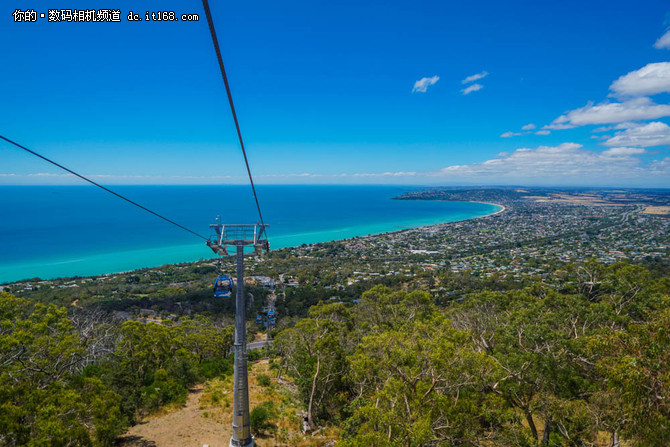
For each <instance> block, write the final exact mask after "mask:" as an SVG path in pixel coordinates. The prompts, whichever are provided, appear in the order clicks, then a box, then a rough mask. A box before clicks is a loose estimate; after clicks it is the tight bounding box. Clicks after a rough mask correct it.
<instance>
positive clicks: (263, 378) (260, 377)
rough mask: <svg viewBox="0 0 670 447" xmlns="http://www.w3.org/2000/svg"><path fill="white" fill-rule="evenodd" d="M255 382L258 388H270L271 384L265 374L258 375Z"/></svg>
mask: <svg viewBox="0 0 670 447" xmlns="http://www.w3.org/2000/svg"><path fill="white" fill-rule="evenodd" d="M256 380H257V381H258V384H259V385H260V386H270V383H271V382H270V378H269V377H268V376H266V375H265V374H259V375H258V377H256Z"/></svg>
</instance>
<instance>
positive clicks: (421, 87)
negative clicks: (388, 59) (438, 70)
mask: <svg viewBox="0 0 670 447" xmlns="http://www.w3.org/2000/svg"><path fill="white" fill-rule="evenodd" d="M439 80H440V77H439V76H433V77H432V78H421V79H419V80H418V81H416V82H415V83H414V88H413V89H412V93H414V92H420V93H426V90H428V87H430V86H431V85H435V84H436V83H437V81H439Z"/></svg>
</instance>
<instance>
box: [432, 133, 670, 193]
mask: <svg viewBox="0 0 670 447" xmlns="http://www.w3.org/2000/svg"><path fill="white" fill-rule="evenodd" d="M642 153H644V150H641V149H639V148H625V147H620V148H612V149H608V150H605V151H589V150H585V149H583V146H582V145H581V144H576V143H563V144H560V145H558V146H540V147H538V148H536V149H529V148H521V149H517V150H515V151H514V152H512V153H511V154H503V153H501V154H499V156H498V157H497V158H493V159H490V160H486V161H484V162H481V163H473V164H469V165H454V166H449V167H446V168H444V169H441V170H440V171H438V172H437V173H436V175H440V176H445V177H447V178H449V179H451V180H454V181H457V180H458V179H460V178H467V179H470V180H477V179H480V180H481V181H487V182H489V183H491V182H502V183H508V184H514V183H516V184H519V183H526V184H531V183H537V184H550V183H556V184H559V183H560V184H585V183H590V184H621V182H622V181H623V180H631V179H636V181H638V182H644V181H647V180H651V177H649V176H650V175H654V176H657V177H655V178H657V179H660V177H658V176H660V175H661V174H663V175H666V174H670V163H666V164H658V162H653V163H652V164H648V165H646V166H645V165H642V160H641V159H640V158H639V157H638V156H637V155H640V154H642ZM654 163H655V164H654Z"/></svg>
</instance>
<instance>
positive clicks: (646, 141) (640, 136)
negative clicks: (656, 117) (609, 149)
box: [602, 121, 670, 147]
mask: <svg viewBox="0 0 670 447" xmlns="http://www.w3.org/2000/svg"><path fill="white" fill-rule="evenodd" d="M602 144H604V145H605V146H639V147H651V146H663V145H666V144H670V127H669V126H668V125H667V124H665V123H662V122H660V121H652V122H651V123H648V124H644V125H640V126H636V127H632V128H630V129H626V130H624V131H622V132H617V133H616V134H614V136H613V137H612V138H610V139H609V140H607V141H605V142H604V143H602Z"/></svg>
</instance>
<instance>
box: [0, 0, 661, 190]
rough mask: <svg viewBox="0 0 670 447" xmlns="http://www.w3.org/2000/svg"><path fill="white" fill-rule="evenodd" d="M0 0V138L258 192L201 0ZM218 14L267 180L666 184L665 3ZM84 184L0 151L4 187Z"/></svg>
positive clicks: (239, 7)
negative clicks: (91, 16)
mask: <svg viewBox="0 0 670 447" xmlns="http://www.w3.org/2000/svg"><path fill="white" fill-rule="evenodd" d="M2 3H3V4H2V6H0V48H1V50H2V55H3V57H2V66H1V67H0V135H3V136H5V137H7V138H9V139H12V140H14V141H16V142H18V143H20V144H23V145H25V146H27V147H28V148H30V149H32V150H34V151H37V152H39V153H41V154H43V155H45V156H48V157H51V158H53V159H54V160H55V161H57V162H59V163H61V164H63V165H65V166H67V167H69V168H71V169H73V170H75V171H77V172H80V173H81V174H84V175H87V176H90V177H91V178H92V179H93V180H95V181H98V182H100V183H103V184H107V185H117V184H220V183H223V184H236V183H245V182H247V178H246V171H245V168H244V163H243V159H242V155H241V151H240V149H239V145H238V143H237V140H236V133H235V128H234V125H233V121H232V117H231V114H230V110H229V107H228V103H227V99H226V94H225V90H224V87H223V83H222V80H221V76H220V73H219V70H218V65H217V62H216V58H215V53H214V49H213V45H212V42H211V39H210V36H209V30H208V28H207V23H206V19H205V15H204V10H203V7H202V4H201V3H200V2H199V1H195V0H191V1H183V0H182V1H169V0H163V1H160V2H158V1H142V0H135V1H132V2H130V1H124V0H114V1H113V2H111V3H110V2H109V1H99V0H86V1H79V0H72V1H70V2H68V3H67V4H56V3H54V2H52V1H49V2H47V1H21V2H18V1H16V0H12V1H6V2H2ZM56 6H58V7H63V6H65V7H67V8H69V9H89V10H91V9H95V10H99V9H109V8H113V9H120V19H121V22H115V23H108V22H98V23H91V22H89V23H75V22H49V21H48V9H49V8H54V7H56ZM17 8H20V9H21V10H22V11H25V10H27V9H31V10H35V12H36V15H37V21H36V22H14V16H15V14H14V13H15V11H16V9H17ZM211 9H212V14H213V18H214V23H215V25H216V28H217V33H218V36H219V41H220V44H221V48H222V52H223V58H224V63H225V65H226V69H227V72H228V77H229V80H230V83H231V88H232V93H233V97H234V100H235V105H236V108H237V112H238V117H239V120H240V126H241V129H242V134H243V136H244V139H245V144H246V146H247V152H248V156H249V161H250V164H251V169H252V172H253V174H254V178H255V180H256V181H257V182H258V183H260V184H263V183H265V184H310V183H315V184H404V185H526V186H538V185H542V186H607V187H670V126H669V124H670V5H668V3H667V1H639V2H631V1H588V2H584V1H583V0H582V1H562V2H541V1H536V0H535V1H523V2H522V1H516V2H500V1H480V2H444V1H413V2H409V1H403V2H401V1H385V2H379V1H365V2H361V1H360V0H359V1H348V0H345V1H339V2H324V1H315V0H310V1H283V2H277V1H264V0H258V1H245V2H222V1H217V0H212V1H211ZM130 11H133V13H134V14H139V17H140V18H144V17H145V13H146V12H147V11H149V12H153V11H175V13H176V17H177V18H180V17H181V15H182V14H197V15H198V16H199V21H183V20H179V21H146V20H143V21H141V22H140V21H129V20H128V14H129V12H130ZM41 13H44V14H45V18H40V14H41ZM78 183H81V181H80V180H78V179H76V178H74V177H72V176H71V175H67V174H66V173H64V172H62V171H59V170H58V169H57V168H55V167H52V166H50V165H48V164H47V163H45V162H43V161H41V160H39V159H38V158H36V157H34V156H31V155H29V154H27V153H25V152H23V151H20V150H18V149H16V148H14V147H13V146H10V145H8V144H7V143H5V142H0V184H14V185H16V184H78Z"/></svg>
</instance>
